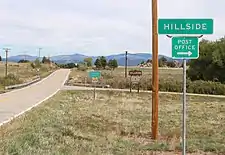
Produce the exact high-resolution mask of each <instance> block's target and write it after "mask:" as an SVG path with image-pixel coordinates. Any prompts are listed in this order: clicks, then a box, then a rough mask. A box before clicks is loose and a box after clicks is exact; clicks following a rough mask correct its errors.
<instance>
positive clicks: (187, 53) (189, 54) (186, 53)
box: [177, 51, 192, 56]
mask: <svg viewBox="0 0 225 155" xmlns="http://www.w3.org/2000/svg"><path fill="white" fill-rule="evenodd" d="M177 54H178V55H188V56H191V55H192V52H191V51H188V52H177Z"/></svg>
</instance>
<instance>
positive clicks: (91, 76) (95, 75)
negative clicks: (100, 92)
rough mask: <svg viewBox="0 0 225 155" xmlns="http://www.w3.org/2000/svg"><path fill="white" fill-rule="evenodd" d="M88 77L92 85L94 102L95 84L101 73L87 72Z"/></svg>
mask: <svg viewBox="0 0 225 155" xmlns="http://www.w3.org/2000/svg"><path fill="white" fill-rule="evenodd" d="M89 77H90V78H91V79H92V83H94V100H95V98H96V97H95V96H96V83H97V82H98V80H99V79H100V77H101V72H99V71H91V72H89Z"/></svg>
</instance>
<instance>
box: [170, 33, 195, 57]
mask: <svg viewBox="0 0 225 155" xmlns="http://www.w3.org/2000/svg"><path fill="white" fill-rule="evenodd" d="M198 45H199V44H198V38H197V37H173V38H172V58H173V59H197V58H198V57H199V46H198Z"/></svg>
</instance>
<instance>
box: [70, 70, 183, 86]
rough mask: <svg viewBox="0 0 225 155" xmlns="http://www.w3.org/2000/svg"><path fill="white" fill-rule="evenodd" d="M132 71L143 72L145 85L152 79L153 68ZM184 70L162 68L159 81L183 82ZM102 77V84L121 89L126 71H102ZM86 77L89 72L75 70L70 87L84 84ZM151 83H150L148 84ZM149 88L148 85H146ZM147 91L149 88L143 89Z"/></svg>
mask: <svg viewBox="0 0 225 155" xmlns="http://www.w3.org/2000/svg"><path fill="white" fill-rule="evenodd" d="M132 69H138V70H142V74H143V76H142V79H141V81H142V82H143V85H144V84H145V81H149V80H151V78H152V69H151V68H128V72H129V70H132ZM182 74H183V72H182V69H180V68H176V69H173V68H160V69H159V80H170V79H173V80H176V81H178V82H182ZM101 75H102V77H103V79H102V82H103V83H106V84H111V85H112V87H114V88H120V86H118V84H119V82H120V81H121V83H123V82H124V81H125V78H124V76H125V71H124V68H117V69H115V70H114V71H110V70H102V71H101ZM85 77H88V72H87V71H79V70H77V69H73V70H72V72H71V74H70V80H69V82H68V83H69V85H73V83H76V82H84V79H85ZM88 82H89V83H90V82H91V81H90V79H89V81H88ZM148 83H150V82H148ZM145 86H147V85H145ZM143 89H147V88H143Z"/></svg>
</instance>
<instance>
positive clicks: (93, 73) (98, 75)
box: [89, 71, 101, 79]
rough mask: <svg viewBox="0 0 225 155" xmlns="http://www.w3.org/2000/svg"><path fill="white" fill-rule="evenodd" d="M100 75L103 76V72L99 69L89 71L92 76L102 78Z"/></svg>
mask: <svg viewBox="0 0 225 155" xmlns="http://www.w3.org/2000/svg"><path fill="white" fill-rule="evenodd" d="M100 76H101V72H99V71H90V72H89V77H90V78H98V79H99V78H100Z"/></svg>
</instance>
